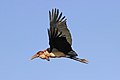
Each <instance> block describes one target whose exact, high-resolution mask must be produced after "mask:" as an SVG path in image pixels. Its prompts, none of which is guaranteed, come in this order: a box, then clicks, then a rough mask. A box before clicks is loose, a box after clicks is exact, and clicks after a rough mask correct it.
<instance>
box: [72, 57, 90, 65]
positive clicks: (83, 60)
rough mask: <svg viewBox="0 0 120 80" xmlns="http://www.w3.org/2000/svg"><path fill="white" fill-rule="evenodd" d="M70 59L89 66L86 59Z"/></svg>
mask: <svg viewBox="0 0 120 80" xmlns="http://www.w3.org/2000/svg"><path fill="white" fill-rule="evenodd" d="M70 59H73V60H76V61H79V62H82V63H86V64H88V60H86V59H80V58H77V57H70Z"/></svg>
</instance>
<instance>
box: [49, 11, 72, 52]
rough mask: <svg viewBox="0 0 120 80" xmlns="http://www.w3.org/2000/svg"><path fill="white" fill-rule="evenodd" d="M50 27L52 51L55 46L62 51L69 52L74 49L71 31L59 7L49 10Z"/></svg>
mask: <svg viewBox="0 0 120 80" xmlns="http://www.w3.org/2000/svg"><path fill="white" fill-rule="evenodd" d="M49 18H50V29H48V35H49V44H50V52H51V51H52V49H53V48H56V49H58V50H59V51H61V52H64V53H68V52H69V51H71V50H72V48H71V45H72V38H71V34H70V31H69V30H68V28H67V25H66V19H65V16H64V17H62V12H61V13H59V9H52V12H50V11H49Z"/></svg>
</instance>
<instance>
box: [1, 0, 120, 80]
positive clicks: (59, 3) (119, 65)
mask: <svg viewBox="0 0 120 80" xmlns="http://www.w3.org/2000/svg"><path fill="white" fill-rule="evenodd" d="M52 8H58V9H60V11H62V12H63V14H64V15H65V16H66V18H67V24H68V28H69V29H70V31H71V33H72V37H73V45H72V47H73V49H74V50H75V51H76V52H77V53H78V55H79V57H80V58H86V59H88V60H89V64H87V65H86V64H82V63H79V62H76V61H73V60H70V59H65V58H60V59H51V61H50V62H48V61H45V60H41V59H35V60H33V61H31V60H30V58H31V56H32V55H34V54H35V53H36V52H37V51H39V50H44V49H46V48H47V47H49V45H48V36H47V28H49V19H48V11H49V10H51V9H52ZM0 80H120V1H119V0H69V1H68V0H0Z"/></svg>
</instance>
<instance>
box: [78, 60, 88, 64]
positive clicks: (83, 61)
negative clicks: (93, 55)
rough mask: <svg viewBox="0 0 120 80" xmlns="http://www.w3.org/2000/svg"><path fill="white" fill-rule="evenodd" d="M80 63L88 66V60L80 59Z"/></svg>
mask: <svg viewBox="0 0 120 80" xmlns="http://www.w3.org/2000/svg"><path fill="white" fill-rule="evenodd" d="M80 62H82V63H86V64H88V60H86V59H80Z"/></svg>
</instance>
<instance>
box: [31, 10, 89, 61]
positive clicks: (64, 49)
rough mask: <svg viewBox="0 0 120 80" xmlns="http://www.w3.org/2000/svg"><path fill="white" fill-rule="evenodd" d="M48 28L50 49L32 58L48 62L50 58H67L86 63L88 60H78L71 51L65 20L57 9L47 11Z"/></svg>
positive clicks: (69, 35)
mask: <svg viewBox="0 0 120 80" xmlns="http://www.w3.org/2000/svg"><path fill="white" fill-rule="evenodd" d="M49 20H50V28H49V29H48V37H49V45H50V47H49V48H47V49H45V50H43V51H38V52H37V53H36V54H35V55H33V56H32V58H31V60H32V59H34V58H41V59H45V60H48V61H50V58H61V57H64V58H69V59H73V60H76V61H79V62H82V63H88V60H86V59H81V58H78V57H77V56H78V54H77V53H76V52H75V51H74V50H73V49H72V47H71V46H72V37H71V33H70V31H69V29H68V27H67V24H66V20H67V19H66V18H65V16H63V15H62V12H59V9H56V8H55V9H52V11H49Z"/></svg>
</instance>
